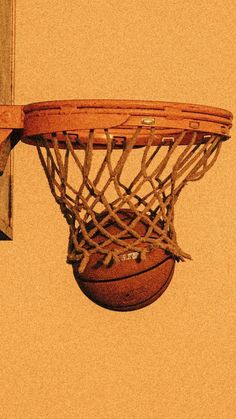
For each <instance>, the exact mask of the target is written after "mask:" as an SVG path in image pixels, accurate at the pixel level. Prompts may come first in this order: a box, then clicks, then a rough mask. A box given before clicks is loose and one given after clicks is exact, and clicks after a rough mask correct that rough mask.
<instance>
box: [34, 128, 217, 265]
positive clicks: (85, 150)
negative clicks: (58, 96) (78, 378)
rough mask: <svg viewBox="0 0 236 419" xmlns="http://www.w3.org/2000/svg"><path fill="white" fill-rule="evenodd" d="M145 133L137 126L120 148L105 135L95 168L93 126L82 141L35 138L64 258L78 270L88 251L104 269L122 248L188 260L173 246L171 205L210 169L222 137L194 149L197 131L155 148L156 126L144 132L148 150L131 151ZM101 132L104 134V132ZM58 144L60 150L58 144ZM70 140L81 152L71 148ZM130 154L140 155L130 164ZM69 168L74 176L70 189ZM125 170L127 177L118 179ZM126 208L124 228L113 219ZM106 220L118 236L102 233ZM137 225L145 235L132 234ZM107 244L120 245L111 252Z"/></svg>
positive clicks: (66, 137) (55, 135) (212, 136)
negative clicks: (61, 220) (63, 233)
mask: <svg viewBox="0 0 236 419" xmlns="http://www.w3.org/2000/svg"><path fill="white" fill-rule="evenodd" d="M143 130H144V128H143V127H135V128H134V129H133V131H132V135H131V136H130V137H129V139H128V140H127V139H125V138H124V139H123V140H122V139H119V142H120V143H119V150H117V147H116V138H114V137H113V136H112V135H111V133H110V130H109V129H104V130H102V132H103V135H104V136H105V138H106V146H105V149H104V150H102V151H99V153H102V158H101V159H100V160H101V161H100V163H99V168H98V167H97V164H98V163H97V160H96V159H97V153H98V151H97V150H95V148H96V145H95V142H94V138H95V137H96V129H90V130H88V135H87V140H86V142H82V141H81V140H80V136H79V134H78V135H77V136H76V138H75V134H74V133H73V139H72V133H71V132H69V131H63V132H60V133H56V132H54V133H53V132H52V133H51V134H47V135H46V136H45V135H41V136H40V135H39V136H37V137H36V138H35V140H36V141H35V144H36V146H37V150H38V154H39V158H40V161H41V163H42V166H43V169H44V171H45V174H46V176H47V180H48V183H49V185H50V189H51V192H52V194H53V196H54V198H55V200H56V202H57V203H58V205H59V206H60V209H61V212H62V214H63V215H64V217H65V219H66V221H67V223H68V225H69V229H70V235H69V246H68V257H67V261H68V262H69V263H75V262H76V263H78V262H79V272H83V271H84V269H85V268H86V265H87V263H88V262H89V258H90V255H91V254H93V253H100V254H101V256H102V258H103V263H104V264H105V265H108V264H110V263H111V262H119V261H120V260H121V255H122V254H123V253H124V252H127V251H130V252H138V254H139V256H140V259H141V260H143V259H145V255H146V253H147V252H149V251H150V250H152V249H155V248H162V249H164V250H165V251H167V252H170V253H171V254H173V255H174V256H175V257H176V259H177V260H185V259H186V258H187V259H190V258H191V257H190V255H189V254H188V253H185V252H184V251H183V250H182V249H181V248H180V246H179V244H178V242H177V237H176V231H175V228H174V208H175V204H176V202H177V200H178V198H179V195H180V192H181V191H182V189H183V188H184V186H186V184H187V183H188V182H193V181H196V180H199V179H201V178H202V177H203V176H204V174H205V173H206V172H207V171H208V170H209V169H210V168H211V167H212V166H213V164H214V163H215V161H216V159H217V157H218V155H219V151H220V148H221V144H222V136H221V135H217V134H209V135H207V136H205V137H206V138H205V140H204V142H203V143H198V144H196V138H197V132H195V131H191V133H189V131H188V132H187V131H186V130H182V131H180V132H179V134H178V135H177V136H175V138H174V141H172V140H171V137H168V139H169V141H167V142H165V143H161V144H156V141H155V139H156V128H155V127H150V128H149V127H145V133H146V141H145V142H146V145H145V146H143V147H140V148H138V149H136V148H135V147H136V145H137V144H138V141H139V138H140V136H142V131H143ZM99 132H100V134H101V129H100V130H99ZM147 132H148V135H147ZM189 135H191V137H190V138H189ZM186 136H188V141H187V144H186V142H185V141H184V140H185V137H186ZM62 140H63V144H64V147H65V149H64V150H63V149H62V148H61V147H60V142H61V141H62ZM75 142H76V144H77V148H78V149H79V150H76V149H75ZM181 144H182V145H181ZM183 144H185V145H183ZM179 145H181V146H180V147H179ZM42 146H43V147H42ZM134 152H135V153H136V154H137V156H136V155H135V163H134V161H133V160H132V158H131V156H132V153H134ZM117 153H118V154H117ZM70 164H72V165H73V166H74V167H76V171H77V175H76V176H74V180H75V182H74V184H72V181H71V180H72V177H73V176H70V170H69V168H70ZM94 165H95V167H96V174H94V170H93V169H94ZM125 171H126V176H123V174H124V173H125ZM78 180H79V182H78ZM78 185H79V186H78ZM111 191H112V193H113V196H112V199H111V195H112V194H111ZM124 208H127V209H129V210H131V211H132V213H133V214H134V217H133V218H132V221H131V222H130V223H129V225H127V223H125V222H124V221H122V219H121V218H120V217H119V216H118V215H117V213H118V211H119V210H121V209H124ZM110 219H112V220H114V221H115V222H116V224H117V225H118V226H119V227H120V229H121V231H119V233H117V234H116V235H111V234H110V233H109V231H107V229H106V228H104V225H105V224H106V223H107V222H108V221H109V220H110ZM140 221H143V222H144V223H145V224H146V225H148V228H147V231H146V234H145V235H144V236H141V235H140V234H139V233H138V232H137V229H135V226H136V224H137V223H139V222H140ZM88 223H90V224H89V225H90V228H89V229H88V228H87V226H88ZM98 233H99V234H102V236H103V237H105V240H103V242H102V243H100V244H99V243H98V241H97V240H95V239H94V237H95V236H96V235H97V234H98ZM153 233H154V234H153ZM127 234H128V235H129V237H131V238H133V240H132V242H131V241H129V242H127V241H126V240H122V238H124V237H125V236H127ZM111 243H114V244H116V245H117V247H116V246H112V248H111V246H109V245H110V244H111ZM144 244H145V245H144Z"/></svg>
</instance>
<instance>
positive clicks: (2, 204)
mask: <svg viewBox="0 0 236 419" xmlns="http://www.w3.org/2000/svg"><path fill="white" fill-rule="evenodd" d="M14 18H15V0H2V1H1V3H0V21H1V25H0V57H1V59H0V104H13V102H14V32H15V30H14V26H15V25H14ZM4 147H5V145H4ZM8 151H9V150H7V148H6V149H5V153H4V154H5V155H6V154H8ZM0 165H1V162H0ZM12 186H13V152H11V153H10V155H9V158H8V161H7V164H6V167H5V170H4V173H3V174H2V171H1V170H0V240H11V239H12V235H13V231H12Z"/></svg>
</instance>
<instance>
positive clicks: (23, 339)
mask: <svg viewBox="0 0 236 419" xmlns="http://www.w3.org/2000/svg"><path fill="white" fill-rule="evenodd" d="M235 18H236V10H235V5H234V3H233V1H231V0H224V1H222V0H211V1H209V2H204V1H201V0H195V1H194V2H193V1H192V2H190V1H187V0H183V1H180V0H170V1H169V0H167V1H164V0H149V1H143V0H135V1H134V0H129V1H124V0H116V1H115V0H110V1H109V0H96V1H91V0H80V1H76V0H68V1H64V0H63V1H62V0H51V1H50V2H48V1H46V0H35V1H33V2H32V1H25V0H24V1H23V0H17V14H16V103H18V104H25V103H29V102H37V101H42V100H54V99H72V98H78V99H87V98H116V99H151V100H166V101H177V102H192V103H199V104H206V105H213V106H218V107H222V108H226V109H229V110H231V111H232V112H233V113H234V114H235V115H236V108H235V87H236V71H235V70H236V68H235V52H236V51H235V45H236V32H235ZM232 137H233V138H232V140H231V141H229V142H227V143H225V144H224V146H223V151H222V153H221V156H220V157H219V160H218V162H217V163H216V165H215V166H214V168H213V169H212V170H211V171H210V172H209V173H208V174H207V175H206V177H205V178H204V179H203V180H201V181H199V182H196V183H192V184H191V185H189V186H188V187H187V188H186V189H185V190H184V191H183V193H182V197H181V198H180V200H179V202H178V205H177V207H176V229H177V232H178V239H179V243H180V245H181V246H182V248H183V249H184V250H186V251H188V252H190V253H191V254H192V256H193V261H192V262H186V263H180V264H178V266H177V269H176V272H175V276H174V279H173V281H172V283H171V285H170V287H169V288H168V290H167V291H166V292H165V293H164V294H163V296H162V297H161V298H160V299H159V300H158V301H157V302H156V303H154V304H152V305H151V306H148V307H147V308H145V309H142V310H140V311H134V312H130V313H116V312H112V311H108V310H104V309H102V308H100V307H98V306H96V305H94V304H93V303H92V302H90V301H89V300H88V299H86V297H85V296H83V295H82V293H81V292H80V291H79V289H78V287H77V285H76V283H75V281H74V279H73V275H72V271H71V267H70V266H69V265H67V264H66V263H65V259H66V251H67V238H68V237H67V236H68V229H67V226H66V223H65V220H64V219H63V217H62V216H61V214H60V212H59V208H58V207H57V206H56V204H55V203H54V200H53V198H52V197H51V195H50V191H49V187H48V185H47V182H46V180H45V176H44V173H43V170H42V168H41V166H40V164H39V162H38V157H37V155H36V152H35V150H34V148H33V147H29V146H27V145H24V144H19V145H18V146H17V148H16V151H15V190H14V241H13V242H1V243H0V248H1V260H0V275H1V323H2V324H1V350H2V351H3V355H2V356H1V361H0V362H2V372H1V377H0V380H1V381H2V383H1V386H0V388H1V390H0V393H1V399H0V417H1V418H3V419H28V418H30V419H31V418H32V419H34V418H35V419H38V418H43V419H44V418H50V419H67V418H69V419H75V418H80V419H97V418H98V419H159V418H161V419H162V418H163V419H179V418H180V419H185V418H186V419H187V418H188V419H189V418H191V419H193V418H194V419H195V418H196V419H199V418H207V419H210V418H212V419H231V418H232V419H233V418H235V411H236V402H235V363H234V362H235V355H236V354H235V343H236V342H235V325H234V323H233V321H234V319H235V306H236V305H235V276H236V262H235V260H236V258H235V250H236V242H235V236H236V225H235V224H236V218H235V205H236V194H235V176H236V169H235V157H234V156H235V152H236V130H235V128H234V129H233V130H232Z"/></svg>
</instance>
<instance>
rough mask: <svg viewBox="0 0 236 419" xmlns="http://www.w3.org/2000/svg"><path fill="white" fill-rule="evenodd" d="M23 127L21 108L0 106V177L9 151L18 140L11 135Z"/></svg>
mask: <svg viewBox="0 0 236 419" xmlns="http://www.w3.org/2000/svg"><path fill="white" fill-rule="evenodd" d="M23 126H24V117H23V111H22V106H17V105H0V176H1V175H2V174H3V172H4V169H5V167H6V164H7V160H8V156H9V154H10V151H11V150H12V148H13V147H14V146H15V145H16V144H17V142H18V141H19V139H20V137H19V138H16V137H15V138H14V139H12V133H13V131H14V130H15V129H23Z"/></svg>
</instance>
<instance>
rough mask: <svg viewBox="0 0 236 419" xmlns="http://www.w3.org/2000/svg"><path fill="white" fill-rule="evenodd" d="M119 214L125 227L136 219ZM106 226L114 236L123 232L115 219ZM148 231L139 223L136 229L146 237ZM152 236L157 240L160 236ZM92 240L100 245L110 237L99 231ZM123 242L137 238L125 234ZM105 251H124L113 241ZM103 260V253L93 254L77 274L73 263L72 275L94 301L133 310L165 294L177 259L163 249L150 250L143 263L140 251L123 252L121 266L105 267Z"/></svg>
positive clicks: (115, 308) (88, 227)
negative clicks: (83, 268)
mask: <svg viewBox="0 0 236 419" xmlns="http://www.w3.org/2000/svg"><path fill="white" fill-rule="evenodd" d="M104 215H105V214H104ZM104 215H103V216H104ZM106 215H107V214H106ZM117 215H118V216H119V218H120V219H121V220H122V221H123V222H124V223H125V224H126V225H129V224H130V223H131V222H132V220H133V219H134V218H135V214H134V213H133V212H132V211H131V210H126V209H123V210H120V211H118V212H117ZM92 227H93V223H91V222H90V223H88V225H87V230H90V229H91V228H92ZM103 227H104V228H105V229H106V231H108V232H109V233H110V234H112V235H116V234H118V233H119V232H121V231H122V228H121V226H120V225H118V223H117V222H116V221H115V220H114V219H112V218H110V219H109V221H108V222H106V223H105V224H104V226H103ZM147 228H148V224H147V223H145V221H142V220H140V221H138V222H137V224H136V226H135V227H134V230H135V231H136V232H138V233H139V234H140V236H142V237H143V236H145V234H146V231H147ZM151 237H152V238H155V237H157V233H153V234H152V236H151ZM81 238H82V237H81ZM93 240H94V241H96V243H99V244H101V243H104V241H106V240H107V238H106V237H105V236H104V235H103V234H102V233H100V232H97V233H96V234H95V235H94V236H93ZM123 240H124V241H125V242H126V243H133V242H134V241H135V240H136V239H135V238H134V237H133V236H132V235H130V234H128V233H126V235H125V236H124V237H122V241H123ZM141 246H142V247H146V246H147V243H140V244H139V247H141ZM105 248H106V249H114V248H116V249H121V246H119V245H117V244H115V243H114V242H112V243H110V244H107V245H106V246H105ZM103 258H104V256H103V255H102V254H101V253H93V254H91V256H90V260H89V263H88V265H87V266H86V269H85V271H84V272H83V273H81V274H79V273H78V264H77V263H74V264H73V272H74V276H75V279H76V281H77V283H78V285H79V287H80V289H81V290H82V291H83V293H84V294H85V295H86V296H87V297H88V298H90V299H91V300H92V301H93V302H95V303H97V304H99V305H101V306H102V307H105V308H108V309H111V310H117V311H130V310H136V309H139V308H142V307H145V306H147V305H149V304H151V303H152V302H154V301H155V300H156V299H157V298H159V297H160V295H161V294H162V293H163V292H164V291H165V289H166V288H167V286H168V285H169V283H170V281H171V278H172V276H173V273H174V266H175V258H174V256H173V255H171V254H170V253H167V252H165V251H164V250H163V249H160V248H155V249H153V250H150V251H148V252H147V254H146V258H145V260H140V258H139V252H136V251H129V250H127V249H124V252H122V253H121V255H120V262H118V263H111V264H110V265H109V266H106V265H104V263H103Z"/></svg>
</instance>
